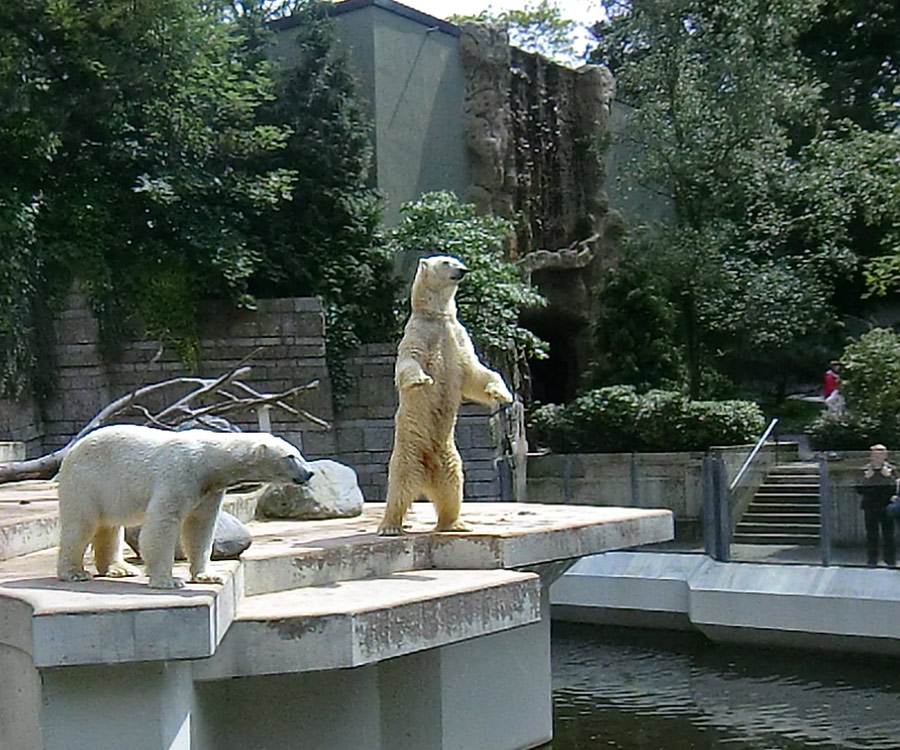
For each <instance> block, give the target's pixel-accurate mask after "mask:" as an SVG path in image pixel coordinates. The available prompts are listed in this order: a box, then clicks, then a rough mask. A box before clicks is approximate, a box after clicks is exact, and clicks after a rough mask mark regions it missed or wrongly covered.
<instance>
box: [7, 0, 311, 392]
mask: <svg viewBox="0 0 900 750" xmlns="http://www.w3.org/2000/svg"><path fill="white" fill-rule="evenodd" d="M231 32H232V29H231V27H230V26H229V25H228V24H225V23H223V22H222V18H221V16H220V14H219V13H218V12H217V10H215V8H211V7H208V6H202V5H200V4H198V3H195V2H193V0H159V2H153V3H150V2H138V3H121V2H118V1H117V0H98V2H92V3H75V2H69V1H68V0H25V1H24V2H16V3H4V4H2V6H0V152H2V153H3V154H4V170H3V172H2V174H0V216H2V228H0V240H2V243H3V244H2V248H0V264H2V269H3V272H2V275H0V284H2V290H0V296H2V297H3V298H4V302H5V304H4V305H3V308H2V310H0V321H2V322H0V332H2V334H3V337H4V343H5V344H6V346H5V347H4V352H3V356H4V360H5V366H4V369H3V376H4V379H3V383H2V385H3V387H4V390H5V391H6V392H8V393H9V392H13V393H16V392H21V391H22V389H23V388H24V387H25V386H26V384H27V383H28V377H29V372H30V374H31V375H32V376H33V375H34V373H35V372H41V370H42V368H41V367H40V363H39V361H38V359H39V354H40V352H42V350H44V342H42V341H40V340H39V337H40V335H41V332H42V331H46V329H47V327H46V326H42V325H38V324H37V323H36V320H37V317H36V316H37V315H38V313H39V310H40V309H41V308H42V307H47V306H48V305H52V303H53V301H54V300H56V299H58V298H59V296H60V294H61V293H64V292H65V291H67V290H68V289H69V287H70V283H71V281H72V279H73V278H75V277H77V278H79V279H80V280H81V281H82V285H83V288H84V290H85V291H86V292H87V294H88V298H89V301H90V303H91V305H92V307H93V308H94V310H95V311H96V312H97V313H98V315H99V317H100V320H101V323H102V329H103V332H104V334H105V337H106V341H107V342H110V341H113V340H115V337H116V334H118V333H120V332H121V329H122V326H123V324H124V323H125V321H126V320H127V319H128V317H129V315H130V314H131V313H134V312H137V313H140V314H141V315H142V316H143V318H144V319H145V321H146V323H147V324H148V326H149V328H150V331H151V333H152V334H153V335H156V336H159V337H161V338H163V339H167V340H169V341H170V342H171V343H175V344H176V345H181V348H182V354H183V356H185V358H187V359H190V356H191V348H192V347H191V342H192V341H193V340H195V332H194V331H193V330H192V327H193V326H195V324H196V304H197V301H198V300H199V299H200V298H202V297H203V296H207V295H211V296H220V297H227V298H230V299H232V300H234V301H236V302H242V301H244V300H246V296H245V295H246V292H247V283H248V279H249V278H250V276H251V275H252V274H253V272H254V270H255V269H256V267H257V265H258V263H259V261H260V255H259V252H258V249H257V248H256V247H255V246H254V243H253V241H252V238H251V236H250V234H249V231H248V230H249V226H248V221H249V219H250V218H251V217H253V216H255V215H258V214H259V212H260V211H262V210H265V209H267V208H268V207H270V206H272V205H276V204H278V203H281V202H283V201H284V200H285V199H286V198H287V197H288V196H289V195H290V190H291V187H292V184H293V182H294V180H295V173H294V172H293V171H291V170H289V169H284V168H281V167H277V168H266V167H265V166H263V165H262V164H261V162H260V156H261V155H262V154H265V153H267V152H271V151H277V150H279V149H283V148H284V146H285V142H286V138H287V135H288V130H287V129H286V128H284V127H282V126H280V125H269V124H259V123H257V122H256V115H257V111H258V109H259V107H260V105H261V104H262V103H263V102H264V101H266V100H268V99H270V98H271V96H272V84H271V79H270V77H269V75H268V66H267V64H265V63H263V62H260V63H258V64H256V65H252V66H248V65H246V64H245V61H244V60H243V59H242V56H241V49H240V46H239V39H238V38H237V37H236V36H235V35H234V34H232V33H231ZM10 342H12V343H13V346H10ZM25 342H27V343H25Z"/></svg>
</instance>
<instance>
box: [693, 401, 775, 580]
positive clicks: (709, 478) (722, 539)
mask: <svg viewBox="0 0 900 750" xmlns="http://www.w3.org/2000/svg"><path fill="white" fill-rule="evenodd" d="M777 424H778V417H775V418H774V419H772V421H771V422H769V426H768V427H766V429H765V430H764V431H763V433H762V435H760V437H759V439H758V440H757V441H756V443H755V445H754V446H753V448H752V449H751V450H750V453H749V454H748V455H747V458H746V459H744V462H743V464H742V465H741V468H740V469H738V472H737V473H736V474H735V476H734V479H732V480H731V482H728V481H727V479H726V471H725V462H724V461H723V460H722V457H721V455H719V454H718V453H716V452H714V451H710V452H709V453H707V454H706V456H705V457H704V458H703V478H702V491H703V546H704V549H705V551H706V554H707V555H709V556H710V557H712V558H713V559H714V560H719V561H720V562H729V561H730V560H731V536H732V530H733V529H732V518H731V515H732V498H733V494H734V491H735V489H737V487H738V486H739V485H740V483H741V480H742V479H743V478H744V477H745V476H746V474H747V472H748V471H749V470H750V467H751V466H752V465H753V461H754V459H755V458H756V456H757V455H758V454H759V452H760V450H762V448H763V446H764V445H765V444H766V440H768V439H769V436H770V435H771V434H772V431H773V430H774V429H775V426H776V425H777Z"/></svg>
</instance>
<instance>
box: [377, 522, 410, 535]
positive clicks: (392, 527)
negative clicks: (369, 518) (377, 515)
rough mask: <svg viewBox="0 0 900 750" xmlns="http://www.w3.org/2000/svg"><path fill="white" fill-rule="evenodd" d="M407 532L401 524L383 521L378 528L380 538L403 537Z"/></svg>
mask: <svg viewBox="0 0 900 750" xmlns="http://www.w3.org/2000/svg"><path fill="white" fill-rule="evenodd" d="M405 533H406V532H405V531H404V530H403V526H402V525H401V524H399V523H387V522H385V521H382V522H381V524H380V525H379V526H378V536H403V534H405Z"/></svg>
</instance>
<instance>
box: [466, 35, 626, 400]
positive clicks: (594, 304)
mask: <svg viewBox="0 0 900 750" xmlns="http://www.w3.org/2000/svg"><path fill="white" fill-rule="evenodd" d="M460 55H461V59H462V62H463V69H464V71H465V75H466V100H465V106H464V110H465V121H464V122H465V125H464V127H465V134H466V144H467V147H468V154H469V162H470V173H471V176H472V185H471V187H470V194H469V199H470V200H472V201H473V203H475V205H476V206H477V207H478V209H479V210H480V211H482V212H484V213H487V212H492V213H494V214H498V215H501V216H505V217H507V218H509V219H511V220H512V221H513V222H514V224H515V238H514V241H513V243H512V249H511V256H512V257H513V258H514V259H518V260H519V262H520V264H521V267H522V270H523V273H524V274H526V275H527V276H529V277H530V279H531V281H532V282H533V283H534V284H535V285H536V286H537V287H538V288H539V289H540V290H541V292H542V293H543V294H544V295H545V296H546V297H547V298H548V300H549V302H550V304H549V306H548V307H547V308H546V309H544V310H541V311H536V312H535V313H533V314H528V315H526V316H524V317H523V322H524V323H525V324H526V325H527V326H528V327H529V328H531V329H532V330H534V332H535V333H537V334H538V335H540V336H542V337H543V338H545V339H547V340H549V341H550V344H551V359H552V360H556V361H551V362H550V363H548V364H547V365H545V366H543V367H542V366H540V365H538V366H537V368H536V370H535V371H534V374H535V381H536V389H537V392H536V393H535V394H534V395H535V396H536V397H537V398H539V399H541V400H544V401H548V400H550V401H553V400H556V401H560V400H566V399H567V398H569V397H570V396H571V395H572V394H573V393H574V389H575V387H576V385H577V381H578V379H579V377H580V374H581V372H582V371H583V370H584V368H585V367H586V366H587V363H588V361H589V360H590V359H591V358H592V356H593V355H594V352H593V345H592V337H591V335H590V326H591V323H592V321H593V320H594V319H595V318H596V317H597V314H598V312H599V309H600V305H599V293H600V290H601V288H602V283H603V276H604V272H605V270H606V269H607V268H608V267H609V265H610V264H612V263H614V262H615V249H616V242H617V240H618V238H619V236H620V235H621V231H622V219H621V217H620V216H619V215H618V214H617V213H616V212H614V211H611V210H610V209H609V202H608V200H607V196H606V192H605V187H604V184H605V167H604V155H605V150H606V146H607V143H608V141H609V134H610V113H611V107H612V102H613V99H614V97H615V80H614V78H613V76H612V74H611V73H610V72H609V70H607V69H606V68H605V67H602V66H595V65H588V66H584V67H581V68H579V69H577V70H572V69H570V68H566V67H564V66H562V65H558V64H556V63H553V62H551V61H549V60H547V59H545V58H543V57H541V56H539V55H536V54H532V53H528V52H524V51H522V50H519V49H516V48H513V47H510V46H509V40H508V38H507V35H506V33H505V31H503V30H501V29H498V28H494V27H490V26H486V25H483V24H477V23H468V24H464V25H463V26H462V35H461V36H460ZM561 331H563V332H564V334H561V333H560V332H561ZM554 350H555V351H554ZM545 371H546V372H545ZM542 389H543V390H542Z"/></svg>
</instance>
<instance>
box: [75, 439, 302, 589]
mask: <svg viewBox="0 0 900 750" xmlns="http://www.w3.org/2000/svg"><path fill="white" fill-rule="evenodd" d="M57 478H58V481H59V520H60V543H59V560H58V563H57V575H58V577H59V579H60V580H62V581H83V580H88V579H90V577H91V576H90V574H88V573H87V572H86V571H85V570H84V563H83V558H84V552H85V549H86V548H87V545H88V543H92V544H93V549H94V557H95V562H96V565H97V572H98V574H99V575H106V576H111V577H122V576H129V575H136V574H137V572H138V571H137V570H136V569H135V568H134V567H132V566H131V565H128V564H127V563H126V562H125V561H124V560H123V559H122V556H121V546H122V535H123V529H124V526H131V525H136V524H143V528H142V529H141V539H140V546H141V556H142V558H143V560H144V562H145V563H146V567H147V574H148V575H149V577H150V586H152V587H154V588H179V587H180V586H183V585H184V583H183V581H181V580H180V579H178V578H174V577H173V576H172V565H173V563H174V557H175V542H176V539H177V538H178V534H179V532H180V533H181V537H182V544H183V546H184V550H185V553H186V555H187V558H188V561H189V563H190V571H191V580H192V581H197V582H203V583H216V582H219V583H220V582H221V580H220V579H218V578H217V577H215V576H213V575H210V574H207V573H206V565H207V562H208V561H209V555H210V551H211V548H212V537H213V530H214V528H215V522H216V514H217V513H218V510H219V506H220V504H221V502H222V496H223V494H224V491H225V488H226V487H228V486H229V485H232V484H235V483H237V482H240V481H251V480H258V481H273V482H300V481H305V480H306V479H308V478H309V472H308V471H307V469H306V464H305V462H304V461H303V457H302V456H301V455H300V453H299V451H297V449H296V448H295V447H294V446H292V445H291V444H290V443H288V442H286V441H284V440H281V439H280V438H277V437H274V436H273V435H269V434H267V433H230V432H229V433H217V432H211V431H208V430H185V431H183V432H168V431H165V430H157V429H153V428H150V427H139V426H137V425H113V426H110V427H101V428H100V429H98V430H95V431H93V432H91V433H89V434H87V435H85V436H84V437H83V438H82V439H81V440H79V441H78V442H77V443H76V444H75V445H74V446H73V447H72V449H71V450H70V451H69V452H68V454H67V455H66V457H65V458H64V459H63V462H62V467H61V468H60V471H59V475H58V477H57Z"/></svg>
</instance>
